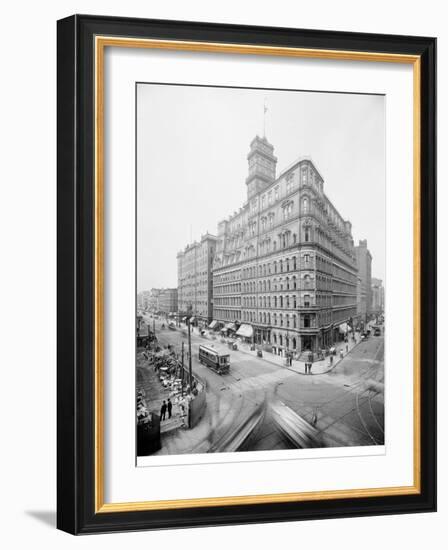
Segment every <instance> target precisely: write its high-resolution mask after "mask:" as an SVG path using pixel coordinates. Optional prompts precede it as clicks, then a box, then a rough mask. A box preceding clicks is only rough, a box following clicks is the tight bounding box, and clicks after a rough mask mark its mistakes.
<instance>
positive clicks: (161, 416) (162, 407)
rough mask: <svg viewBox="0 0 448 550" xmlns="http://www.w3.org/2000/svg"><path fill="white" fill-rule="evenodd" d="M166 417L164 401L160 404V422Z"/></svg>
mask: <svg viewBox="0 0 448 550" xmlns="http://www.w3.org/2000/svg"><path fill="white" fill-rule="evenodd" d="M165 415H166V403H165V401H164V402H163V403H162V406H161V407H160V420H161V421H162V420H165Z"/></svg>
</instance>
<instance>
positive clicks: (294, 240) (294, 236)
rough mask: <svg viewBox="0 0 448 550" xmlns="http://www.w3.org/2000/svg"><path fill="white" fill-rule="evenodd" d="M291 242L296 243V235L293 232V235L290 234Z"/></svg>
mask: <svg viewBox="0 0 448 550" xmlns="http://www.w3.org/2000/svg"><path fill="white" fill-rule="evenodd" d="M292 242H293V243H294V244H296V242H297V235H296V234H295V233H293V235H292Z"/></svg>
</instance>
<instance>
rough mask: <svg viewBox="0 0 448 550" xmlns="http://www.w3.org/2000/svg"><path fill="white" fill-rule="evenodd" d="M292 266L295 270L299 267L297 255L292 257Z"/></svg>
mask: <svg viewBox="0 0 448 550" xmlns="http://www.w3.org/2000/svg"><path fill="white" fill-rule="evenodd" d="M292 268H293V270H294V271H296V269H297V258H296V257H295V256H294V258H293V259H292Z"/></svg>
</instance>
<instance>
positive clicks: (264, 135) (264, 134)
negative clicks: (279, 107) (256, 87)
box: [263, 98, 268, 138]
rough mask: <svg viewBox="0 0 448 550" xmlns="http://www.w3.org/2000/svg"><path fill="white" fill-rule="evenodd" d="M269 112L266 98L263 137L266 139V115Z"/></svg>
mask: <svg viewBox="0 0 448 550" xmlns="http://www.w3.org/2000/svg"><path fill="white" fill-rule="evenodd" d="M267 110H268V106H267V103H266V98H264V104H263V137H264V138H265V137H266V113H267Z"/></svg>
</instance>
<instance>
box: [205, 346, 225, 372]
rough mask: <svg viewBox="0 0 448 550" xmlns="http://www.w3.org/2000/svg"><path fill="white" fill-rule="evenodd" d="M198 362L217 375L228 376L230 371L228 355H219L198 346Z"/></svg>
mask: <svg viewBox="0 0 448 550" xmlns="http://www.w3.org/2000/svg"><path fill="white" fill-rule="evenodd" d="M199 361H200V362H201V363H202V364H203V365H206V366H207V367H209V368H211V369H213V370H214V371H216V372H217V373H218V374H228V373H229V370H230V355H228V354H225V353H219V352H218V351H216V350H215V349H213V348H210V347H208V346H199Z"/></svg>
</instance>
